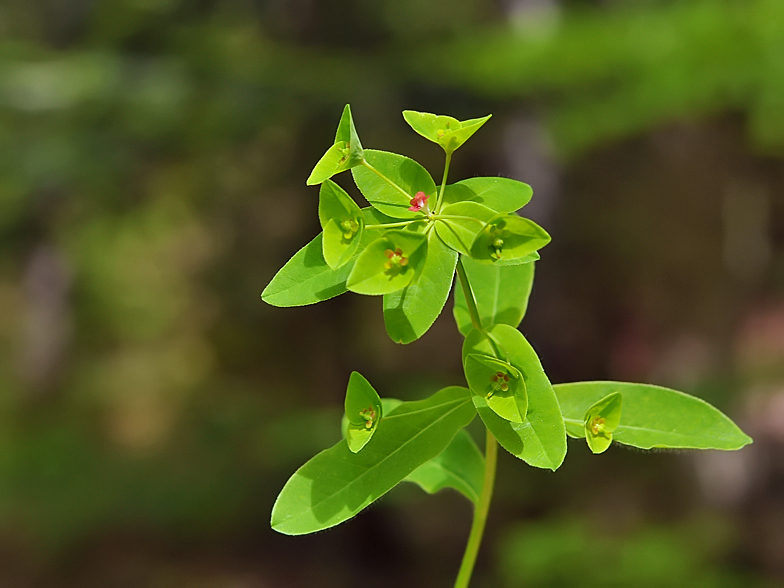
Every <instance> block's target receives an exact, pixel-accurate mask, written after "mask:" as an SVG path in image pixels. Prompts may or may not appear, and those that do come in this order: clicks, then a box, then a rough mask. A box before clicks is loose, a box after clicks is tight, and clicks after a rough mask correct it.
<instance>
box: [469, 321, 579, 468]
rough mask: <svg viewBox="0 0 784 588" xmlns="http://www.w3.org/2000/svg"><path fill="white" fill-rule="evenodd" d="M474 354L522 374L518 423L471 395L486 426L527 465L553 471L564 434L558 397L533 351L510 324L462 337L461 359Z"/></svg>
mask: <svg viewBox="0 0 784 588" xmlns="http://www.w3.org/2000/svg"><path fill="white" fill-rule="evenodd" d="M475 353H478V354H482V355H490V356H493V357H495V358H496V359H500V360H501V361H505V362H507V363H510V364H512V365H513V366H514V367H515V368H517V370H518V371H519V372H520V373H521V374H522V375H523V379H524V380H525V385H526V389H527V392H528V413H527V414H526V419H525V421H523V422H522V423H512V422H510V421H507V420H505V419H502V418H501V417H499V416H498V415H497V414H495V412H493V411H492V410H491V409H490V408H489V407H488V406H487V401H486V400H485V398H484V397H482V396H479V395H476V394H474V395H473V396H472V398H473V401H474V405H475V406H476V408H477V411H478V412H479V416H480V417H482V420H483V421H484V423H485V425H486V426H487V428H488V429H490V432H491V433H493V435H494V436H495V438H496V439H498V442H499V443H500V444H501V446H502V447H504V449H506V450H507V451H508V452H509V453H511V454H512V455H515V456H517V457H519V458H520V459H522V460H523V461H525V462H526V463H527V464H529V465H532V466H535V467H539V468H547V469H551V470H556V469H557V468H558V467H559V466H560V465H561V463H562V462H563V460H564V457H565V456H566V434H565V431H564V423H563V417H562V416H561V411H560V409H559V408H558V400H557V399H556V397H555V394H554V393H553V388H552V386H551V385H550V381H549V380H548V379H547V376H546V375H545V373H544V370H543V369H542V365H541V364H540V363H539V358H538V357H537V355H536V352H535V351H534V350H533V348H532V347H531V346H530V345H529V343H528V341H526V340H525V337H523V334H522V333H521V332H520V331H518V330H517V329H515V328H514V327H510V326H509V325H493V326H491V327H489V328H487V329H485V330H482V331H479V330H476V329H475V330H473V331H471V332H470V333H469V334H468V336H467V337H466V339H465V341H464V342H463V361H464V362H465V358H466V357H467V356H468V355H471V354H475Z"/></svg>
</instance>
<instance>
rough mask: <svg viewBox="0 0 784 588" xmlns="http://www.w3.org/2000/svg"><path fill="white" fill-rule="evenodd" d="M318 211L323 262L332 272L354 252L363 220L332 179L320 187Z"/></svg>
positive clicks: (352, 203) (357, 207)
mask: <svg viewBox="0 0 784 588" xmlns="http://www.w3.org/2000/svg"><path fill="white" fill-rule="evenodd" d="M318 212H319V221H320V222H321V228H322V229H323V230H324V236H323V237H322V245H323V252H324V260H325V261H326V262H327V265H328V266H329V267H331V268H333V269H335V268H338V267H340V266H341V265H343V264H345V263H346V262H347V261H348V260H349V259H351V257H352V256H353V255H354V253H355V252H356V250H357V248H358V247H359V242H360V239H361V238H362V229H363V228H364V226H365V219H364V218H363V217H362V211H361V210H360V209H359V206H357V203H356V202H354V201H353V200H352V199H351V196H349V195H348V194H346V192H345V191H344V190H343V188H341V187H340V186H338V185H337V184H336V183H335V182H333V181H332V180H326V181H325V182H324V183H323V184H321V190H320V192H319V209H318Z"/></svg>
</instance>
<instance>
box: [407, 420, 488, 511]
mask: <svg viewBox="0 0 784 588" xmlns="http://www.w3.org/2000/svg"><path fill="white" fill-rule="evenodd" d="M484 474H485V458H484V457H483V456H482V452H481V451H479V447H477V446H476V443H475V442H474V440H473V439H472V438H471V435H469V434H468V432H467V431H466V430H465V429H463V430H462V431H458V432H457V435H455V438H454V439H452V442H451V443H450V444H449V445H448V446H447V448H446V449H444V451H442V452H441V453H440V454H439V455H438V456H437V457H434V458H433V459H431V460H430V461H428V462H425V463H423V464H422V465H421V466H419V467H418V468H417V469H415V470H414V471H413V472H411V473H410V474H409V475H408V476H406V478H405V481H406V482H413V483H415V484H417V485H419V487H420V488H422V490H424V491H425V492H427V493H428V494H435V493H436V492H438V491H439V490H443V489H444V488H454V489H455V490H457V491H458V492H460V493H461V494H462V495H463V496H465V497H466V498H468V500H470V501H471V502H473V503H476V502H477V501H478V500H479V496H480V494H481V493H482V484H483V482H484Z"/></svg>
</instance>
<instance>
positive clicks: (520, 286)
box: [453, 256, 534, 337]
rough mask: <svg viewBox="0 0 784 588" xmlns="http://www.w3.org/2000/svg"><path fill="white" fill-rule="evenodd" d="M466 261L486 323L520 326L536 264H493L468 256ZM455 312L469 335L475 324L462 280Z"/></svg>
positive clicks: (464, 261) (462, 332) (477, 305)
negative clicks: (469, 311) (472, 322)
mask: <svg viewBox="0 0 784 588" xmlns="http://www.w3.org/2000/svg"><path fill="white" fill-rule="evenodd" d="M462 262H463V268H464V269H465V272H466V275H467V276H468V282H469V283H470V284H471V289H472V291H473V293H474V298H475V299H476V308H477V310H478V311H479V317H480V319H481V320H482V324H483V325H488V326H489V325H495V324H505V325H510V326H512V327H517V326H518V325H519V324H520V322H521V321H522V320H523V317H524V316H525V311H526V309H527V308H528V297H529V296H530V294H531V288H532V287H533V283H534V264H533V263H525V264H522V265H509V266H503V265H500V264H492V265H490V264H487V263H480V262H478V261H474V260H473V259H471V258H470V257H465V256H463V259H462ZM453 314H454V317H455V322H456V323H457V328H458V330H459V331H460V333H461V334H462V335H463V336H464V337H465V336H466V335H468V333H469V332H470V331H471V329H472V328H473V326H472V325H471V316H470V315H469V314H468V307H467V306H466V300H465V295H464V294H463V287H462V285H461V284H460V281H459V280H458V281H457V282H455V307H454V310H453Z"/></svg>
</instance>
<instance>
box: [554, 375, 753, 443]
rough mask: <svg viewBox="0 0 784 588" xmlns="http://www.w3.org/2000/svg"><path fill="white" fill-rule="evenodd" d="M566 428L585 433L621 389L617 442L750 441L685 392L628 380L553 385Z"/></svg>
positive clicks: (574, 433) (575, 434)
mask: <svg viewBox="0 0 784 588" xmlns="http://www.w3.org/2000/svg"><path fill="white" fill-rule="evenodd" d="M553 388H554V389H555V392H556V394H557V395H558V401H559V402H560V404H561V410H562V411H563V415H564V422H565V423H566V427H567V431H568V432H569V435H570V436H572V437H578V438H580V437H584V436H585V429H584V423H585V413H586V411H587V410H588V409H589V408H590V407H591V406H592V405H593V404H594V403H595V402H597V401H599V400H601V399H602V398H604V397H606V396H607V395H608V394H612V393H614V392H620V393H621V395H622V396H623V413H622V414H621V421H620V423H619V424H618V427H617V428H616V429H615V431H614V432H613V441H615V442H617V443H622V444H624V445H631V446H632V447H639V448H640V449H651V448H653V447H669V448H676V449H724V450H733V449H740V448H741V447H743V446H744V445H748V444H749V443H751V437H749V436H748V435H746V434H745V433H743V431H741V430H740V429H739V428H738V426H737V425H736V424H735V423H733V422H732V421H731V420H730V419H729V418H728V417H727V416H725V415H724V414H723V413H722V412H721V411H719V410H718V409H716V408H714V407H713V406H711V405H710V404H708V403H707V402H705V401H704V400H702V399H700V398H697V397H695V396H690V395H689V394H684V393H683V392H678V391H676V390H671V389H669V388H662V387H660V386H652V385H650V384H632V383H628V382H575V383H571V384H558V385H556V386H554V387H553Z"/></svg>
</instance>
